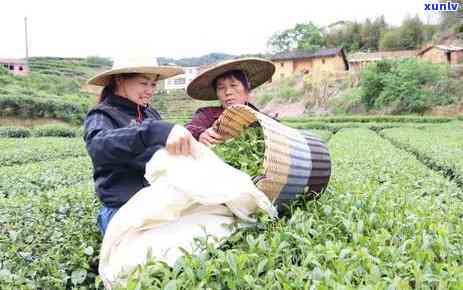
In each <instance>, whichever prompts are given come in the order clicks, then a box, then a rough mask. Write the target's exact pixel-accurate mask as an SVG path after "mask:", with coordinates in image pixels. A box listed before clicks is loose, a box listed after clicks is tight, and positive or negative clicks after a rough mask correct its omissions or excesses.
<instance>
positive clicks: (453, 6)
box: [424, 1, 459, 11]
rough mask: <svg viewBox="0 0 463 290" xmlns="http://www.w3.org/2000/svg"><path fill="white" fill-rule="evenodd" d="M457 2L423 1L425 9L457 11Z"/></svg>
mask: <svg viewBox="0 0 463 290" xmlns="http://www.w3.org/2000/svg"><path fill="white" fill-rule="evenodd" d="M458 6H459V4H458V3H453V2H450V1H447V3H424V10H425V11H457V9H458Z"/></svg>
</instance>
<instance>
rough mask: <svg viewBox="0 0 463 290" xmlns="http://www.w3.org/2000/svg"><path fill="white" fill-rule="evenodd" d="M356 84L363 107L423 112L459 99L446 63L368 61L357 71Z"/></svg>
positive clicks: (454, 81)
mask: <svg viewBox="0 0 463 290" xmlns="http://www.w3.org/2000/svg"><path fill="white" fill-rule="evenodd" d="M360 84H361V86H362V102H363V103H364V105H365V107H366V109H367V110H369V109H372V108H375V109H384V108H388V109H389V111H390V112H391V113H407V112H411V113H423V112H425V111H426V110H428V109H430V108H431V107H433V106H435V105H448V104H451V103H454V102H456V101H458V100H459V99H461V84H459V82H457V81H456V80H454V79H452V78H451V76H450V70H449V67H448V66H446V65H441V64H432V63H430V62H424V61H418V60H416V59H406V60H400V61H380V62H378V63H375V64H372V65H370V66H368V67H367V68H365V69H364V70H363V71H362V72H361V80H360Z"/></svg>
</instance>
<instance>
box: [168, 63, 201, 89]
mask: <svg viewBox="0 0 463 290" xmlns="http://www.w3.org/2000/svg"><path fill="white" fill-rule="evenodd" d="M183 70H184V71H185V73H184V74H181V75H177V76H174V77H171V78H168V79H166V80H165V81H164V89H165V90H166V91H171V90H186V87H187V86H188V84H189V83H190V82H191V81H192V80H193V79H194V78H195V77H196V76H197V75H198V72H199V67H196V66H189V67H183Z"/></svg>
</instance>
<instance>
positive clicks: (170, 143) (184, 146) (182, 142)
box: [166, 125, 194, 155]
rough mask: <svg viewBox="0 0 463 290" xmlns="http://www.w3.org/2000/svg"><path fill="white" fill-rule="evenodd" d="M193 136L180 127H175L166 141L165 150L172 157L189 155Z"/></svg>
mask: <svg viewBox="0 0 463 290" xmlns="http://www.w3.org/2000/svg"><path fill="white" fill-rule="evenodd" d="M193 142H194V140H193V136H192V135H191V133H190V131H188V130H187V129H185V128H184V127H182V126H179V125H175V126H174V127H173V128H172V130H171V131H170V133H169V136H168V137H167V141H166V150H167V152H169V153H170V154H173V155H191V154H192V148H191V146H192V143H193Z"/></svg>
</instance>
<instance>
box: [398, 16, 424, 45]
mask: <svg viewBox="0 0 463 290" xmlns="http://www.w3.org/2000/svg"><path fill="white" fill-rule="evenodd" d="M399 35H400V44H399V46H400V48H401V49H414V48H417V47H419V46H420V45H421V44H422V43H423V40H424V25H423V22H422V21H421V19H420V18H419V17H418V15H416V16H415V17H407V18H405V19H404V21H403V22H402V25H401V27H400V29H399Z"/></svg>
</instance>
